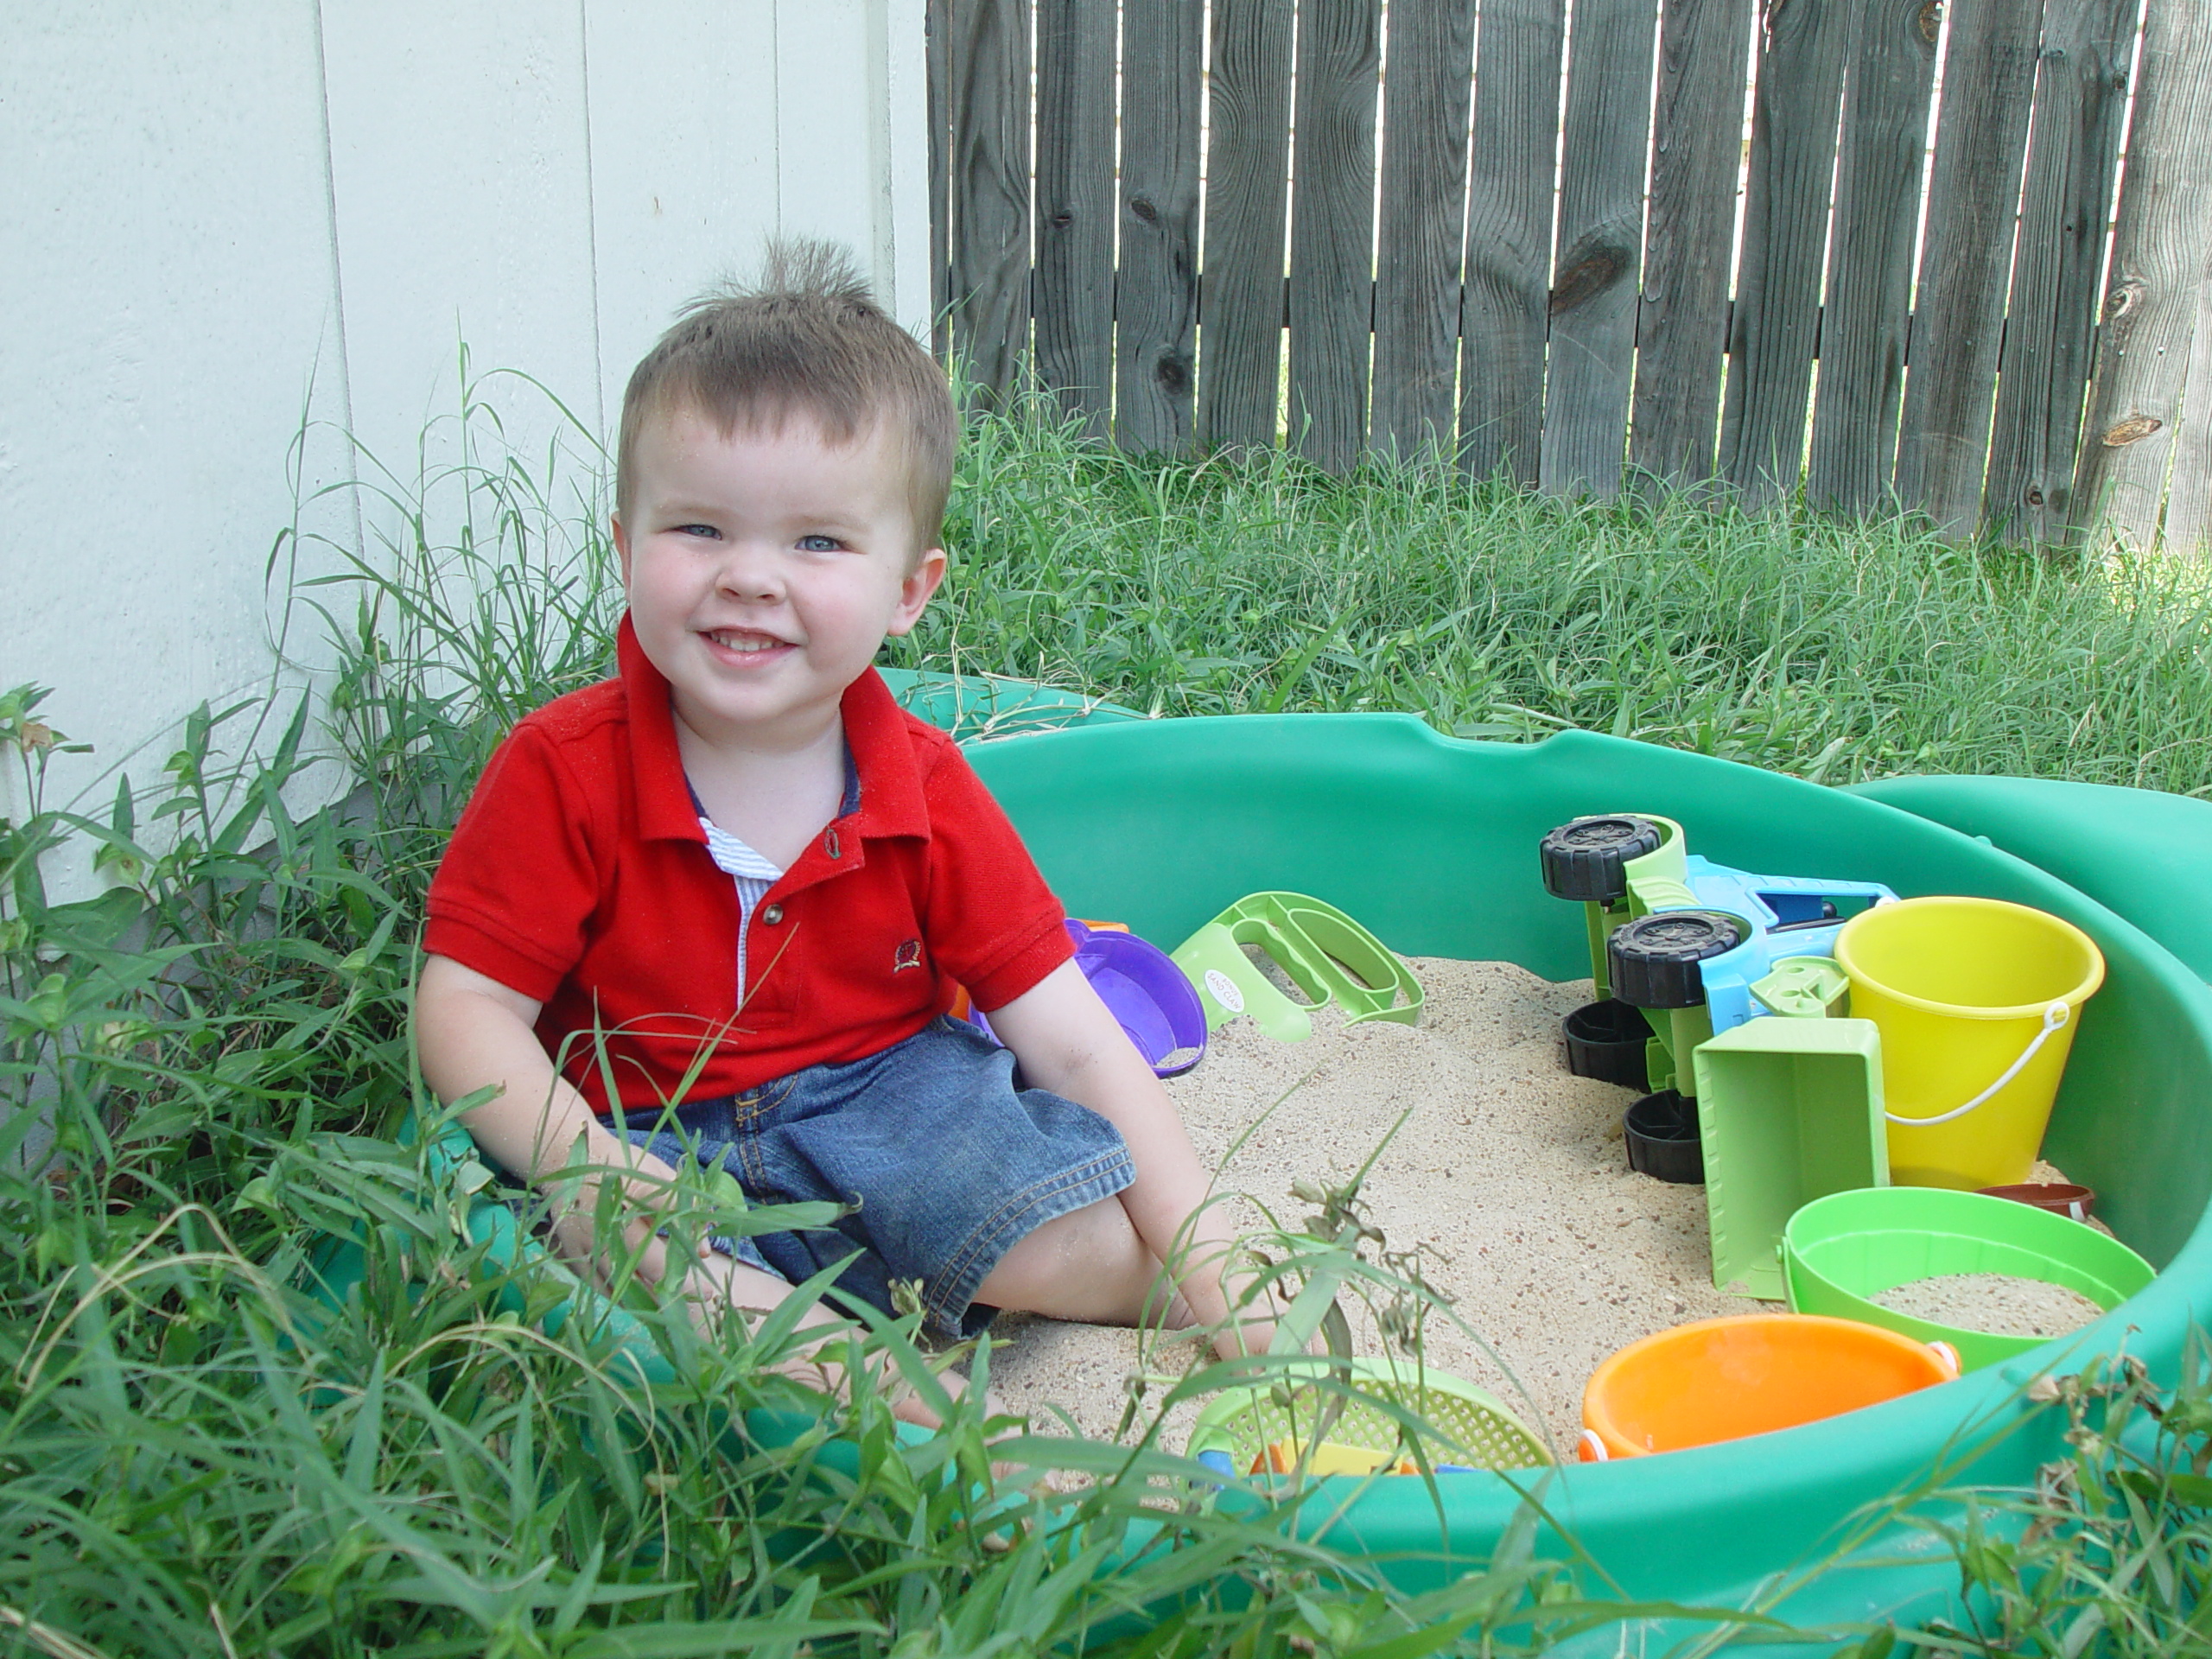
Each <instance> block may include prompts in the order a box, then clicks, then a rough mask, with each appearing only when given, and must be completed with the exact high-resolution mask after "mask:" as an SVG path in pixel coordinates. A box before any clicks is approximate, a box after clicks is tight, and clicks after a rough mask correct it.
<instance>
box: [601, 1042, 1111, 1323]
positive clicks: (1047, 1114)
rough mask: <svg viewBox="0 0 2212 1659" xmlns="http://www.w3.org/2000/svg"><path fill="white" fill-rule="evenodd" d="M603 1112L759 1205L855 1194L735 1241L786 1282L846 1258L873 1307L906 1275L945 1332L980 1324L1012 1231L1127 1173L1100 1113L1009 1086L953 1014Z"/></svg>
mask: <svg viewBox="0 0 2212 1659" xmlns="http://www.w3.org/2000/svg"><path fill="white" fill-rule="evenodd" d="M613 1123H614V1124H615V1125H616V1126H619V1127H620V1128H621V1129H622V1130H623V1132H624V1133H626V1134H627V1135H628V1136H629V1137H630V1140H631V1141H632V1142H633V1143H634V1144H636V1145H638V1146H640V1147H645V1150H647V1151H648V1152H651V1153H652V1154H654V1155H655V1156H656V1157H658V1158H661V1159H663V1160H665V1161H667V1162H668V1163H670V1164H671V1165H680V1164H681V1163H682V1161H683V1160H685V1159H687V1158H696V1159H697V1160H699V1161H700V1162H702V1163H704V1164H708V1165H709V1166H718V1167H720V1168H721V1169H723V1170H726V1171H728V1173H730V1174H731V1175H734V1176H735V1177H736V1178H737V1181H738V1184H739V1185H741V1186H742V1187H743V1188H744V1189H745V1193H746V1196H747V1198H750V1199H752V1200H753V1202H754V1203H756V1204H804V1203H809V1202H817V1201H827V1202H829V1203H832V1204H841V1205H857V1206H858V1208H857V1209H856V1210H855V1211H853V1212H852V1213H850V1214H849V1215H846V1216H844V1217H842V1218H840V1219H839V1220H838V1221H837V1222H836V1224H835V1225H834V1226H833V1227H831V1228H828V1229H823V1230H813V1231H806V1232H779V1233H760V1234H755V1235H753V1236H750V1237H747V1238H741V1239H738V1240H735V1241H731V1242H730V1243H732V1244H733V1245H734V1248H732V1249H731V1251H730V1253H731V1254H733V1255H735V1256H736V1257H738V1259H740V1260H741V1261H745V1262H751V1263H752V1264H753V1265H754V1266H756V1267H762V1268H766V1269H767V1270H768V1271H770V1272H771V1273H773V1274H778V1275H779V1276H780V1277H782V1278H784V1279H785V1280H788V1281H791V1282H792V1283H797V1282H798V1281H801V1280H804V1279H808V1278H811V1277H812V1276H813V1275H814V1274H817V1273H819V1272H820V1271H821V1270H822V1269H823V1268H827V1267H830V1266H832V1265H835V1264H837V1263H841V1262H842V1264H843V1270H842V1272H841V1273H840V1274H838V1275H837V1279H836V1285H837V1287H838V1289H840V1290H841V1291H843V1292H844V1293H846V1294H849V1295H853V1296H856V1297H859V1298H860V1299H861V1300H864V1301H866V1302H868V1303H870V1304H871V1305H873V1306H876V1307H879V1308H881V1309H883V1310H884V1311H885V1312H886V1313H889V1312H891V1311H892V1302H891V1286H892V1283H893V1281H896V1280H914V1281H919V1284H920V1287H921V1301H922V1307H923V1311H924V1313H925V1317H926V1319H927V1320H928V1323H929V1325H931V1328H933V1329H935V1330H938V1331H940V1332H945V1333H947V1334H951V1335H958V1336H973V1335H974V1334H976V1332H979V1331H982V1329H983V1328H984V1327H985V1326H987V1325H989V1324H990V1321H991V1317H992V1315H993V1314H995V1313H996V1312H997V1311H998V1310H997V1309H995V1308H991V1307H985V1306H982V1305H981V1304H979V1303H976V1302H975V1294H976V1287H977V1286H978V1285H980V1284H982V1282H983V1280H984V1277H985V1276H986V1275H987V1274H989V1272H990V1270H991V1269H992V1268H995V1266H997V1265H998V1262H999V1258H1000V1257H1001V1256H1002V1255H1005V1254H1006V1253H1007V1250H1008V1249H1012V1248H1013V1246H1014V1244H1015V1243H1017V1242H1018V1241H1019V1240H1020V1239H1022V1238H1024V1237H1026V1236H1027V1235H1028V1234H1030V1233H1032V1232H1033V1231H1035V1230H1036V1229H1037V1228H1039V1227H1040V1226H1042V1225H1043V1224H1045V1223H1046V1222H1048V1221H1051V1220H1053V1219H1054V1218H1055V1217H1060V1216H1064V1215H1066V1214H1068V1213H1069V1212H1070V1211H1076V1210H1080V1209H1083V1208H1084V1207H1085V1206H1086V1205H1093V1204H1096V1203H1098V1202H1099V1201H1100V1200H1102V1199H1104V1198H1111V1197H1113V1196H1114V1194H1116V1192H1120V1191H1121V1190H1122V1188H1123V1187H1125V1186H1127V1185H1129V1183H1130V1182H1131V1181H1133V1180H1135V1179H1136V1166H1135V1164H1134V1163H1133V1162H1132V1161H1131V1160H1130V1158H1129V1152H1128V1147H1126V1146H1124V1145H1123V1144H1122V1135H1121V1132H1120V1131H1119V1130H1118V1129H1116V1128H1115V1127H1114V1126H1113V1125H1112V1124H1111V1123H1109V1122H1107V1121H1106V1120H1105V1119H1104V1118H1103V1117H1101V1116H1098V1114H1097V1113H1096V1112H1094V1111H1092V1110H1090V1109H1089V1108H1088V1107H1084V1106H1078V1105H1077V1104H1076V1103H1074V1102H1073V1101H1071V1100H1066V1099H1063V1098H1062V1097H1061V1096H1058V1095H1055V1094H1052V1093H1050V1092H1048V1091H1047V1090H1043V1089H1025V1088H1021V1087H1020V1086H1018V1084H1017V1083H1016V1080H1015V1077H1014V1056H1013V1055H1012V1054H1011V1053H1009V1052H1007V1050H1005V1049H1003V1048H1001V1047H1000V1046H998V1045H997V1044H995V1043H994V1042H992V1041H991V1040H990V1039H988V1038H987V1037H985V1036H984V1035H983V1034H982V1033H981V1032H979V1031H977V1030H976V1028H975V1027H973V1026H971V1025H969V1023H968V1022H967V1021H966V1020H954V1019H950V1018H939V1019H936V1020H931V1022H930V1023H929V1024H928V1025H926V1026H925V1027H922V1029H921V1030H920V1031H918V1032H917V1033H915V1034H914V1035H913V1036H912V1037H909V1038H907V1039H906V1040H905V1041H904V1042H900V1043H894V1044H893V1045H892V1046H890V1047H889V1048H887V1049H884V1050H882V1051H881V1052H878V1053H874V1054H871V1055H869V1056H868V1057H867V1058H864V1059H858V1060H851V1061H847V1062H842V1063H840V1064H835V1065H810V1066H808V1067H807V1068H806V1069H805V1070H804V1071H794V1072H793V1073H791V1076H789V1077H781V1078H779V1079H778V1080H777V1081H775V1082H773V1083H767V1084H761V1085H760V1088H758V1089H755V1090H751V1091H750V1092H748V1093H746V1094H742V1095H739V1096H734V1097H730V1096H726V1097H724V1098H722V1099H720V1100H704V1101H692V1102H687V1103H685V1104H683V1105H682V1106H679V1107H677V1109H675V1110H674V1111H673V1112H668V1111H663V1110H659V1109H649V1108H640V1107H636V1106H632V1107H631V1108H629V1109H628V1110H627V1111H626V1112H621V1111H620V1110H619V1109H618V1113H617V1115H616V1117H615V1118H614V1119H613Z"/></svg>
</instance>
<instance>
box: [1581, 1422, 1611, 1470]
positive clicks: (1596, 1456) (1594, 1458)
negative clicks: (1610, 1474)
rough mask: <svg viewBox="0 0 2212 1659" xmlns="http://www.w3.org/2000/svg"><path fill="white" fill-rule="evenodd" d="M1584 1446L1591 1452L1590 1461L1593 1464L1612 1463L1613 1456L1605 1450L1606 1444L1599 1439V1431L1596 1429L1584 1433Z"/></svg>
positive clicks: (1588, 1429)
mask: <svg viewBox="0 0 2212 1659" xmlns="http://www.w3.org/2000/svg"><path fill="white" fill-rule="evenodd" d="M1582 1444H1583V1445H1584V1446H1585V1447H1586V1448H1587V1449H1588V1451H1589V1452H1590V1459H1589V1460H1590V1461H1591V1462H1592V1463H1605V1462H1609V1461H1611V1458H1612V1455H1613V1454H1612V1453H1611V1452H1608V1451H1606V1450H1605V1441H1603V1440H1599V1438H1598V1431H1597V1430H1596V1429H1594V1428H1586V1429H1584V1430H1583V1431H1582Z"/></svg>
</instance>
